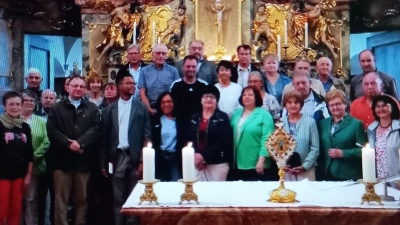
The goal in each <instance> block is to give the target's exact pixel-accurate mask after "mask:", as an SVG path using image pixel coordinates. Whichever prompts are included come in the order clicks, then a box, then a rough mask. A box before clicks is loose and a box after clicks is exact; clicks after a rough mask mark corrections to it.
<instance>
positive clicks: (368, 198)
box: [358, 180, 383, 205]
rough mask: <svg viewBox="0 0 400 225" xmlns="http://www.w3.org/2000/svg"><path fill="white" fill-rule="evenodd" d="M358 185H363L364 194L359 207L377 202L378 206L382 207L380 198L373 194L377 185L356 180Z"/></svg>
mask: <svg viewBox="0 0 400 225" xmlns="http://www.w3.org/2000/svg"><path fill="white" fill-rule="evenodd" d="M358 183H362V184H364V185H365V193H364V195H363V196H362V198H361V205H362V204H364V203H365V202H368V203H370V202H377V203H379V205H383V203H382V199H381V197H380V196H379V195H377V194H376V193H375V184H377V183H369V182H364V181H363V180H358Z"/></svg>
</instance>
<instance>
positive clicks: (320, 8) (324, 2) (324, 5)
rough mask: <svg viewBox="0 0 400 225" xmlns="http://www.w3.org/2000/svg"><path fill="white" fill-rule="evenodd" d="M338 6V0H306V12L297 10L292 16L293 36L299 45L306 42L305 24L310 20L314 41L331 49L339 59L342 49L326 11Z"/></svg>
mask: <svg viewBox="0 0 400 225" xmlns="http://www.w3.org/2000/svg"><path fill="white" fill-rule="evenodd" d="M334 6H336V0H306V1H305V3H304V13H301V12H296V13H294V14H293V17H292V28H293V30H294V32H293V36H292V38H294V39H296V40H297V42H298V44H299V45H302V44H304V41H303V40H302V39H303V37H304V27H305V26H304V24H305V22H308V24H309V28H311V29H310V30H314V33H312V32H309V33H310V34H312V35H313V39H314V43H315V44H320V43H321V42H322V43H323V44H324V45H325V46H326V47H327V48H328V49H329V51H330V52H331V54H332V55H333V57H334V58H336V59H338V58H339V55H338V53H337V52H338V51H339V50H340V49H339V47H338V45H337V41H336V40H335V38H334V36H333V35H332V33H331V31H330V29H329V26H328V25H329V24H328V20H327V19H326V18H325V11H324V10H327V9H330V8H333V7H334Z"/></svg>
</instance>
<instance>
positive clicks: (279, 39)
mask: <svg viewBox="0 0 400 225" xmlns="http://www.w3.org/2000/svg"><path fill="white" fill-rule="evenodd" d="M276 41H277V42H278V44H277V50H276V54H277V55H278V61H281V35H278V38H277V40H276Z"/></svg>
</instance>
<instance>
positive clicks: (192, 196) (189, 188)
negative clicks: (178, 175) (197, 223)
mask: <svg viewBox="0 0 400 225" xmlns="http://www.w3.org/2000/svg"><path fill="white" fill-rule="evenodd" d="M178 181H179V182H181V183H184V184H185V193H183V194H182V195H181V201H180V202H179V205H182V202H184V201H187V202H190V201H195V202H196V203H197V204H200V203H199V201H198V198H197V194H196V193H194V191H193V184H194V183H196V181H191V182H189V181H184V180H182V179H180V180H178Z"/></svg>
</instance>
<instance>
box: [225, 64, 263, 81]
mask: <svg viewBox="0 0 400 225" xmlns="http://www.w3.org/2000/svg"><path fill="white" fill-rule="evenodd" d="M251 71H258V72H260V74H261V76H262V73H261V71H260V69H258V68H257V66H255V65H253V64H250V72H251ZM263 77H264V76H263ZM238 78H239V73H238V66H234V67H233V68H232V70H231V81H232V82H235V83H237V81H238Z"/></svg>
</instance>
